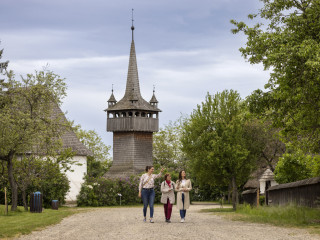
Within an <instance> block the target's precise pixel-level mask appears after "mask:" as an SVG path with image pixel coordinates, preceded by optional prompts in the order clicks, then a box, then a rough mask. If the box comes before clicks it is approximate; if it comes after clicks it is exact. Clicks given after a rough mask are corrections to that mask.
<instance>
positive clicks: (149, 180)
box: [142, 175, 152, 187]
mask: <svg viewBox="0 0 320 240" xmlns="http://www.w3.org/2000/svg"><path fill="white" fill-rule="evenodd" d="M151 178H152V175H150V176H149V178H148V179H147V181H146V182H145V183H144V184H143V186H142V187H144V186H145V185H146V184H147V183H148V182H149V181H150V179H151Z"/></svg>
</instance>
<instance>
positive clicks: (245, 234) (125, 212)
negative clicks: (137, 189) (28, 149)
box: [18, 205, 320, 240]
mask: <svg viewBox="0 0 320 240" xmlns="http://www.w3.org/2000/svg"><path fill="white" fill-rule="evenodd" d="M212 207H214V206H210V205H209V206H208V205H192V206H191V207H190V209H189V210H188V211H187V217H186V222H185V223H180V219H179V214H178V211H177V209H176V208H175V207H174V209H173V216H172V218H171V220H172V223H170V224H169V223H165V222H164V213H163V207H161V206H157V207H155V217H154V221H155V223H153V224H151V223H149V222H147V223H144V222H143V221H142V207H141V208H136V207H133V208H99V209H96V210H93V211H90V212H86V213H79V214H76V215H72V216H70V217H67V218H65V219H63V220H62V221H61V222H60V223H59V224H57V225H54V226H49V227H48V228H46V229H44V230H42V231H35V232H32V233H31V234H29V235H24V236H21V237H20V238H18V239H20V240H22V239H23V240H27V239H32V240H34V239H46V240H47V239H68V240H69V239H124V240H126V239H130V240H136V239H148V240H151V239H166V240H169V239H170V240H171V239H180V240H181V239H184V240H185V239H219V240H224V239H226V240H230V239H245V240H250V239H254V240H256V239H268V240H269V239H270V240H272V239H281V240H282V239H283V240H284V239H290V240H294V239H303V240H308V239H320V237H319V236H318V235H312V234H309V233H308V232H307V231H305V230H302V229H295V228H280V227H275V226H270V225H264V224H255V223H245V222H240V221H229V220H226V219H223V218H221V217H219V216H216V215H213V214H212V213H200V212H199V210H200V209H203V208H212ZM216 207H218V206H216Z"/></svg>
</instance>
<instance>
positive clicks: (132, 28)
mask: <svg viewBox="0 0 320 240" xmlns="http://www.w3.org/2000/svg"><path fill="white" fill-rule="evenodd" d="M133 10H134V9H133V8H132V13H131V21H132V25H131V30H132V41H133V30H134V26H133V21H134V20H133Z"/></svg>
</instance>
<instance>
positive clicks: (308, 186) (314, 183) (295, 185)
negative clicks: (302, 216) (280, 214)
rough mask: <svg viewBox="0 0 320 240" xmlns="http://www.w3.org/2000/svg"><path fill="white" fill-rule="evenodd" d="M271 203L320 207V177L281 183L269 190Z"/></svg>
mask: <svg viewBox="0 0 320 240" xmlns="http://www.w3.org/2000/svg"><path fill="white" fill-rule="evenodd" d="M267 192H268V196H269V204H270V205H286V204H297V205H299V206H307V207H318V206H319V205H320V177H315V178H309V179H304V180H301V181H297V182H291V183H285V184H280V185H277V186H273V187H270V188H269V189H268V190H267Z"/></svg>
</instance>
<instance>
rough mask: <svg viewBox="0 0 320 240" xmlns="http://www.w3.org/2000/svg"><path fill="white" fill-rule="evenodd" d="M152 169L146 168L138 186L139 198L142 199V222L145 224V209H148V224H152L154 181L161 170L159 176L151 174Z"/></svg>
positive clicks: (150, 167) (151, 167)
mask: <svg viewBox="0 0 320 240" xmlns="http://www.w3.org/2000/svg"><path fill="white" fill-rule="evenodd" d="M153 171H154V167H153V166H146V173H145V174H143V175H142V176H141V178H140V184H139V197H140V198H141V197H142V201H143V216H144V219H143V221H144V222H146V216H147V208H148V205H149V207H150V222H151V223H153V203H154V197H155V193H154V189H153V188H154V179H156V178H158V177H161V173H162V171H163V169H161V171H160V173H159V174H157V175H156V174H153Z"/></svg>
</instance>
